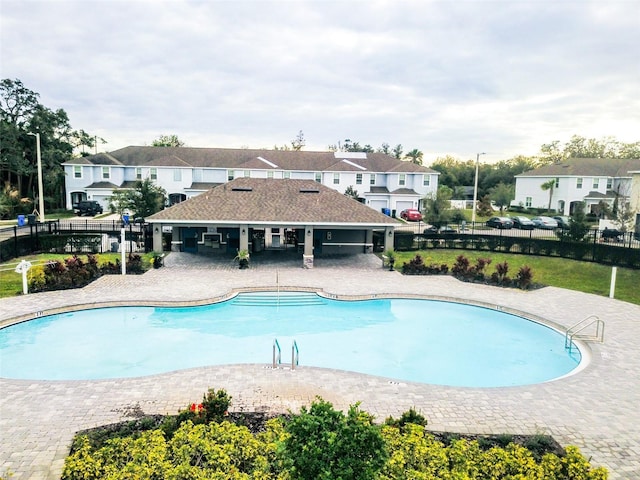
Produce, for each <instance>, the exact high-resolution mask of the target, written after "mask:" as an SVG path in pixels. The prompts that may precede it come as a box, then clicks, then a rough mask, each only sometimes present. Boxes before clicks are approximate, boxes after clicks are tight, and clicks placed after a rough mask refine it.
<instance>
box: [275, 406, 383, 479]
mask: <svg viewBox="0 0 640 480" xmlns="http://www.w3.org/2000/svg"><path fill="white" fill-rule="evenodd" d="M285 431H286V432H287V433H288V434H289V436H288V437H287V439H286V440H285V441H284V450H283V451H282V455H283V457H284V463H285V464H286V465H288V466H289V468H290V473H291V477H292V478H294V479H308V480H333V479H339V478H342V479H354V480H357V479H373V478H376V476H377V473H378V471H379V470H380V469H381V468H382V467H383V465H384V464H385V462H386V459H387V452H386V449H385V445H384V440H383V439H382V435H381V433H380V429H379V428H378V427H376V426H375V425H373V418H372V417H371V415H369V414H368V413H366V412H363V411H361V410H360V409H359V408H358V405H357V404H356V405H352V406H351V407H350V408H349V411H348V412H347V415H346V416H345V415H344V414H343V413H342V412H339V411H336V410H334V408H333V405H332V404H331V403H329V402H326V401H324V400H322V399H320V398H318V399H317V400H316V401H314V402H313V403H312V404H311V407H310V408H309V409H308V410H307V408H306V407H302V408H301V409H300V414H299V415H296V416H294V417H292V418H291V419H290V420H289V421H288V422H286V424H285Z"/></svg>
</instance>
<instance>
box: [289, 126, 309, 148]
mask: <svg viewBox="0 0 640 480" xmlns="http://www.w3.org/2000/svg"><path fill="white" fill-rule="evenodd" d="M306 144H307V143H306V142H305V139H304V133H302V130H300V131H299V132H298V135H296V138H294V139H293V140H291V148H292V149H293V150H295V151H296V152H298V151H300V150H302V148H303V147H304V146H305V145H306Z"/></svg>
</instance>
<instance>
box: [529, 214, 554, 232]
mask: <svg viewBox="0 0 640 480" xmlns="http://www.w3.org/2000/svg"><path fill="white" fill-rule="evenodd" d="M531 221H532V222H533V224H534V225H535V227H536V228H543V229H545V230H553V229H554V228H558V222H557V221H556V220H555V219H553V218H551V217H533V218H532V219H531Z"/></svg>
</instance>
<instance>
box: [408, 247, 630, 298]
mask: <svg viewBox="0 0 640 480" xmlns="http://www.w3.org/2000/svg"><path fill="white" fill-rule="evenodd" d="M416 254H420V255H421V256H422V258H423V260H424V263H427V264H429V263H436V264H442V263H446V264H448V265H449V267H451V266H452V265H453V264H454V262H455V259H456V257H457V256H458V255H461V254H462V255H465V256H466V257H467V258H469V260H470V261H471V263H475V261H476V259H478V258H480V257H482V258H490V259H491V265H489V267H488V269H487V272H488V273H489V274H491V273H493V272H494V270H495V265H496V264H497V263H502V262H505V261H506V262H507V264H508V265H509V276H510V277H513V276H515V275H516V273H517V272H518V270H519V269H520V267H521V266H523V265H528V266H529V267H531V269H532V271H533V281H534V282H535V283H540V284H543V285H549V286H554V287H561V288H567V289H569V290H577V291H580V292H585V293H593V294H596V295H603V296H609V284H610V282H611V267H609V266H606V265H600V264H597V263H591V262H580V261H577V260H566V259H563V258H552V257H536V256H533V255H516V254H508V253H492V252H476V251H474V250H445V249H442V250H441V249H437V250H436V249H429V250H421V251H417V252H396V263H395V267H396V269H397V270H401V269H402V264H403V263H404V262H408V261H409V260H411V259H412V258H413V257H415V256H416ZM639 284H640V270H633V269H630V268H622V267H618V274H617V278H616V291H615V298H617V299H618V300H624V301H625V302H630V303H635V304H638V305H640V289H639V288H638V285H639Z"/></svg>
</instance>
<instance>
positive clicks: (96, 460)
mask: <svg viewBox="0 0 640 480" xmlns="http://www.w3.org/2000/svg"><path fill="white" fill-rule="evenodd" d="M230 401H231V397H229V396H228V395H227V393H226V392H225V391H224V390H218V391H215V390H213V389H209V391H208V392H207V393H206V394H205V396H204V399H203V401H202V403H199V404H195V403H193V404H191V405H190V406H189V407H188V408H187V409H185V410H183V411H181V412H180V413H179V414H178V415H177V416H174V417H171V420H169V421H167V420H166V419H165V420H163V421H162V422H161V425H160V427H159V428H158V427H154V426H153V424H155V423H156V422H155V420H154V419H152V420H151V422H149V424H148V425H145V423H144V422H139V423H136V425H138V426H139V427H140V428H139V429H131V428H129V427H126V428H122V429H120V430H117V431H113V430H112V431H111V432H110V433H109V434H108V435H103V436H100V435H96V432H95V431H94V432H93V433H92V435H89V436H88V435H85V434H81V435H79V436H77V437H76V438H75V439H74V442H73V446H72V450H71V453H70V455H69V456H68V457H67V459H66V461H65V466H64V471H63V475H62V479H63V480H79V479H82V480H93V479H99V478H100V479H102V478H109V479H112V480H120V479H129V478H162V479H185V478H194V479H195V478H203V479H204V478H226V479H238V480H239V479H247V478H259V479H262V480H276V479H278V480H285V479H287V480H293V479H305V480H306V479H309V480H318V479H320V480H333V479H339V478H342V479H354V480H373V479H381V480H391V479H416V478H449V479H453V478H459V479H469V480H473V479H487V478H491V479H495V480H501V479H505V480H506V479H515V478H522V479H525V478H526V479H532V480H543V479H546V480H554V479H569V478H570V479H573V480H604V479H606V478H607V476H608V472H607V470H606V469H605V468H603V467H598V468H593V467H592V466H591V465H590V464H589V462H588V460H586V459H585V458H584V456H583V455H582V454H581V453H580V451H579V450H578V448H576V447H572V446H569V447H567V448H566V449H562V448H561V447H559V446H558V445H557V444H556V443H555V442H554V441H553V439H551V437H546V436H542V435H537V436H532V437H531V439H534V437H535V440H532V441H530V445H531V449H528V448H526V447H525V446H523V445H522V444H519V443H515V442H513V441H512V440H513V437H511V436H508V435H501V436H497V437H496V438H495V439H493V440H491V441H488V440H487V439H486V437H482V439H484V440H483V441H479V440H475V439H469V438H460V437H454V436H450V437H449V438H447V439H446V440H445V441H440V440H439V439H438V438H437V437H436V436H434V435H433V434H431V433H429V432H428V431H427V430H426V428H425V426H426V424H427V420H426V419H425V418H424V417H423V416H422V415H421V414H420V413H418V412H416V411H415V410H414V409H410V410H409V411H408V412H405V413H404V414H402V416H401V417H400V418H399V419H394V418H392V417H389V418H388V419H387V420H386V421H385V422H384V424H382V425H378V424H375V423H374V417H373V416H372V415H371V414H369V413H367V412H365V411H363V410H361V409H360V408H359V405H358V404H355V405H352V406H351V407H349V410H348V411H347V412H346V413H344V412H341V411H337V410H335V409H334V408H333V405H332V404H331V403H329V402H326V401H324V400H322V399H321V398H317V399H316V400H315V401H314V402H313V403H312V404H311V406H310V407H309V408H307V407H302V408H301V410H300V413H299V414H291V415H289V416H287V417H284V416H282V417H276V418H272V419H269V420H267V421H266V422H265V423H264V428H262V429H260V430H259V431H255V432H252V431H250V430H249V428H247V427H246V426H244V425H238V424H234V423H231V422H229V421H228V416H227V412H228V410H227V408H228V407H229V403H230ZM130 423H131V422H130Z"/></svg>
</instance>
